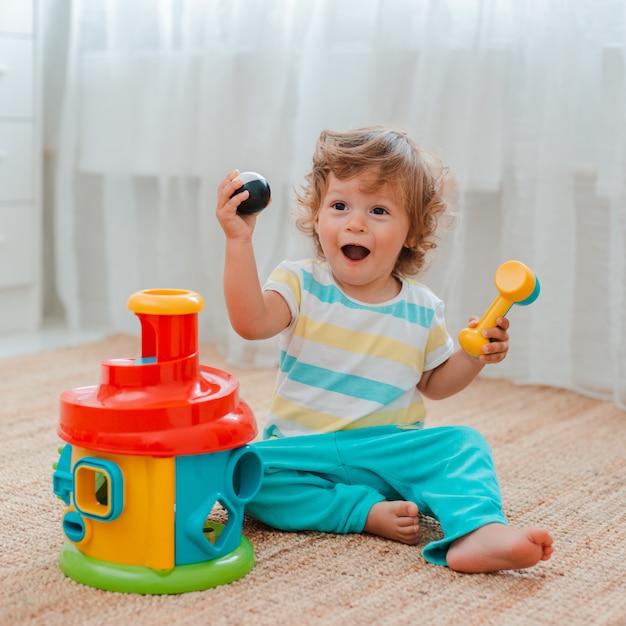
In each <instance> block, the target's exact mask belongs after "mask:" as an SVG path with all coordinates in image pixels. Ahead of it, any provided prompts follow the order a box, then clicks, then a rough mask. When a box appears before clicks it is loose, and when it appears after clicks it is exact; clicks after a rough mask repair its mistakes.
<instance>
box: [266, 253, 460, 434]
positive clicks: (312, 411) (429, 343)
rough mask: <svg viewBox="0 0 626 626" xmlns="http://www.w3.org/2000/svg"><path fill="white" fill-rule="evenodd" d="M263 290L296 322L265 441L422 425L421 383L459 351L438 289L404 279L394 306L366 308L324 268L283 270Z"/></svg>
mask: <svg viewBox="0 0 626 626" xmlns="http://www.w3.org/2000/svg"><path fill="white" fill-rule="evenodd" d="M264 289H266V290H272V291H276V292H278V293H279V294H281V295H282V296H283V298H284V299H285V301H286V302H287V304H288V306H289V309H290V311H291V318H292V319H291V324H290V325H289V326H288V327H287V328H286V329H285V330H284V331H282V333H281V334H280V337H279V347H280V364H279V370H278V376H277V380H276V389H275V392H274V397H273V401H272V406H271V408H270V413H269V415H268V418H267V421H266V425H265V430H264V437H265V438H269V437H272V436H279V437H281V436H282V437H291V436H296V435H310V434H317V433H328V432H334V431H338V430H350V429H354V428H364V427H368V426H381V425H388V424H417V425H420V426H421V425H422V424H423V419H424V417H425V413H426V410H425V407H424V403H423V400H422V397H421V394H420V392H419V391H418V389H417V383H418V382H419V380H420V378H421V375H422V372H424V371H428V370H431V369H434V368H435V367H437V366H438V365H440V364H441V363H443V362H444V361H445V360H446V359H448V358H449V357H450V355H451V354H452V351H453V343H452V339H451V337H450V336H449V334H448V332H447V331H446V327H445V321H444V305H443V302H442V301H441V300H440V299H439V298H437V296H435V295H434V294H433V293H432V292H431V291H430V290H429V289H427V288H426V287H425V286H424V285H422V284H420V283H418V282H415V281H412V280H407V279H403V280H402V288H401V290H400V293H399V294H398V295H397V296H396V297H395V298H393V299H392V300H389V301H387V302H383V303H380V304H366V303H363V302H359V301H357V300H354V299H353V298H350V297H348V296H347V295H346V294H345V293H343V291H342V290H341V289H340V288H339V287H338V286H337V284H336V283H335V281H334V279H333V276H332V273H331V271H330V269H329V267H328V264H327V263H325V262H321V261H316V260H305V261H283V262H282V263H281V264H280V265H279V266H278V267H277V268H276V269H275V270H274V271H273V272H272V274H271V275H270V277H269V279H268V281H267V282H266V284H265V286H264Z"/></svg>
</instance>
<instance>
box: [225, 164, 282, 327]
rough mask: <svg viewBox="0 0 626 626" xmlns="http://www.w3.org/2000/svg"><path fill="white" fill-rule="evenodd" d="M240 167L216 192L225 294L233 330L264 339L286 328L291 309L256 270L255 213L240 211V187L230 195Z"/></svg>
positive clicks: (238, 183)
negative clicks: (265, 288) (223, 248)
mask: <svg viewBox="0 0 626 626" xmlns="http://www.w3.org/2000/svg"><path fill="white" fill-rule="evenodd" d="M238 175H239V170H234V171H233V172H230V174H228V175H227V176H226V177H225V178H224V180H222V182H221V183H220V185H219V187H218V192H217V210H216V215H217V219H218V221H219V223H220V226H221V227H222V230H223V231H224V234H225V235H226V254H225V259H224V297H225V300H226V307H227V309H228V317H229V319H230V323H231V325H232V327H233V328H234V330H235V331H236V332H237V333H238V334H239V335H241V336H242V337H243V338H244V339H267V338H268V337H273V336H274V335H276V334H278V333H279V332H280V331H281V330H283V328H286V327H287V326H288V325H289V322H290V321H291V313H290V311H289V307H288V306H287V303H286V302H285V300H284V299H283V298H282V296H280V295H279V294H278V293H276V292H275V291H266V292H263V290H262V289H261V283H260V281H259V275H258V271H257V265H256V260H255V257H254V248H253V246H252V233H253V232H254V226H255V224H256V219H257V214H251V215H240V214H239V213H237V207H238V206H239V204H241V202H243V201H244V200H246V199H247V198H248V195H249V194H248V192H247V191H243V192H242V193H239V194H237V195H235V196H233V197H231V196H232V194H233V193H234V192H235V191H236V190H237V189H239V187H241V185H242V181H241V180H240V179H237V178H236V177H237V176H238Z"/></svg>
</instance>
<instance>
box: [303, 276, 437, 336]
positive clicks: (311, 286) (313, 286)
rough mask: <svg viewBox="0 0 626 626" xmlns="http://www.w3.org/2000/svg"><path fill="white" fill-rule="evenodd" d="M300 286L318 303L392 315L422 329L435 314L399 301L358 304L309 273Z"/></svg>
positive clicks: (415, 305) (428, 326)
mask: <svg viewBox="0 0 626 626" xmlns="http://www.w3.org/2000/svg"><path fill="white" fill-rule="evenodd" d="M302 286H303V289H304V291H307V292H308V293H310V294H311V295H312V296H315V297H316V298H317V299H318V300H320V302H326V303H328V304H333V303H339V304H342V305H343V306H346V307H348V308H351V309H361V310H365V311H372V312H374V313H380V314H381V315H392V316H393V317H397V318H400V319H403V320H407V321H408V322H410V323H412V324H417V325H418V326H422V327H423V328H430V325H431V323H432V320H433V316H434V315H435V312H434V311H433V310H432V309H430V308H428V307H424V306H420V305H418V304H413V303H410V302H406V301H404V300H400V301H399V302H396V303H394V304H388V305H383V306H370V305H367V304H360V303H358V302H355V301H354V300H350V298H347V297H346V296H345V295H344V294H343V293H342V292H341V291H340V290H339V289H338V288H337V287H336V286H335V285H324V284H323V283H320V282H319V281H317V280H316V279H315V277H314V276H313V274H312V273H311V272H307V271H305V270H303V271H302Z"/></svg>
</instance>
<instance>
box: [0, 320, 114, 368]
mask: <svg viewBox="0 0 626 626" xmlns="http://www.w3.org/2000/svg"><path fill="white" fill-rule="evenodd" d="M107 334H108V333H107V332H106V331H104V330H99V331H96V330H94V331H71V330H68V329H67V328H66V327H65V326H64V324H63V323H62V322H54V321H47V322H45V323H44V324H43V326H42V328H41V329H40V330H37V331H31V332H13V333H0V359H6V358H9V357H12V356H17V355H18V354H27V353H32V352H40V351H42V350H51V349H53V348H61V347H63V346H73V345H79V344H81V343H89V342H91V341H98V340H99V339H103V338H104V337H106V336H107Z"/></svg>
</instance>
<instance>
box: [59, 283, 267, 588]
mask: <svg viewBox="0 0 626 626" xmlns="http://www.w3.org/2000/svg"><path fill="white" fill-rule="evenodd" d="M203 306H204V304H203V301H202V298H201V297H200V296H199V295H198V294H196V293H193V292H190V291H183V290H168V289H158V290H147V291H140V292H138V293H135V294H134V295H132V296H131V298H130V299H129V301H128V307H129V309H130V310H131V311H133V312H134V313H135V314H136V315H137V317H138V318H139V320H140V322H141V358H136V359H133V358H128V359H115V360H110V361H104V362H103V363H102V364H101V381H100V384H99V385H94V386H89V387H81V388H77V389H72V390H69V391H65V392H64V393H63V394H62V395H61V414H60V421H59V428H58V433H59V436H60V437H61V439H63V440H64V441H65V442H66V445H65V446H64V447H63V448H62V449H61V455H60V458H59V462H58V464H57V466H56V471H55V472H54V475H53V490H54V493H55V494H56V495H57V496H59V497H60V498H61V499H62V500H63V501H64V502H65V504H66V505H67V508H66V509H65V512H64V514H63V518H62V524H63V530H64V532H65V535H66V537H67V541H66V542H65V543H64V545H63V548H62V550H61V556H60V561H59V562H60V566H61V569H62V570H63V572H64V573H65V574H66V575H67V576H69V577H70V578H73V579H74V580H77V581H78V582H81V583H84V584H86V585H89V586H91V587H98V588H100V589H107V590H111V591H125V592H134V593H143V594H163V593H181V592H186V591H198V590H201V589H207V588H210V587H215V586H217V585H222V584H225V583H229V582H232V581H233V580H237V579H239V578H241V577H243V576H245V575H246V574H247V573H248V572H249V571H250V570H251V569H252V568H253V567H254V551H253V549H252V546H251V545H250V543H249V542H248V540H247V539H246V538H245V537H243V536H242V534H241V533H242V525H243V509H244V505H245V504H246V503H247V502H248V501H249V500H251V499H252V498H253V497H254V495H255V494H256V493H257V491H258V489H259V486H260V484H261V477H262V463H261V459H260V457H259V455H258V453H257V452H256V450H255V449H254V448H253V447H251V446H249V445H247V444H248V443H249V442H250V441H252V440H253V439H254V437H255V436H256V433H257V427H256V421H255V419H254V415H253V414H252V411H251V410H250V408H249V407H248V406H247V405H246V404H245V403H244V402H241V401H240V400H239V383H238V381H237V379H236V378H234V377H233V376H231V375H230V374H228V373H226V372H223V371H221V370H218V369H213V368H210V367H206V366H203V365H200V363H199V355H198V330H197V328H198V324H197V314H198V312H199V311H201V310H202V308H203ZM216 505H221V511H220V514H221V516H222V517H221V518H220V519H222V521H224V516H225V517H226V522H225V523H224V524H220V523H217V522H216V521H213V520H212V519H210V517H209V516H210V515H211V512H212V511H214V507H215V506H216ZM217 508H219V507H217ZM214 512H215V511H214Z"/></svg>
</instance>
